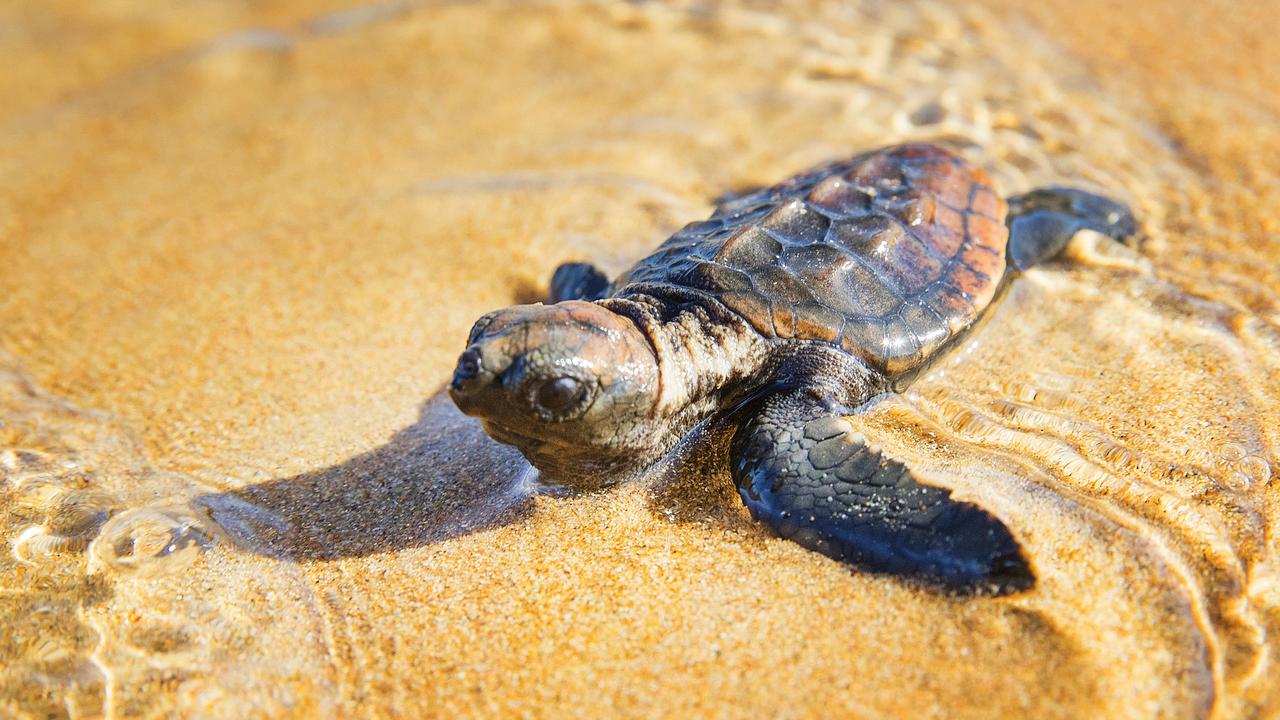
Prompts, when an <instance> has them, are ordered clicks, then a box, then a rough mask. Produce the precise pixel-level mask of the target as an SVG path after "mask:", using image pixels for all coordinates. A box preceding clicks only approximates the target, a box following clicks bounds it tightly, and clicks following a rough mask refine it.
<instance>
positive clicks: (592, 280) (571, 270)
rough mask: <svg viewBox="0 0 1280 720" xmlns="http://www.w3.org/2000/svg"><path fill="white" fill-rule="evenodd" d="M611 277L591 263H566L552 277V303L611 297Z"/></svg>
mask: <svg viewBox="0 0 1280 720" xmlns="http://www.w3.org/2000/svg"><path fill="white" fill-rule="evenodd" d="M612 291H613V286H612V284H611V283H610V282H609V277H608V276H607V275H605V274H604V273H603V272H601V271H600V269H599V268H597V267H596V266H595V265H592V264H591V263H564V264H563V265H561V266H560V267H558V268H556V271H555V273H553V274H552V275H551V293H550V295H551V297H550V301H551V302H552V303H558V302H561V301H563V300H588V301H590V300H599V299H601V298H605V297H608V296H609V293H610V292H612Z"/></svg>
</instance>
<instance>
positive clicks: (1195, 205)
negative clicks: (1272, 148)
mask: <svg viewBox="0 0 1280 720" xmlns="http://www.w3.org/2000/svg"><path fill="white" fill-rule="evenodd" d="M76 12H81V11H79V10H77V11H75V12H71V11H68V12H67V13H63V14H60V15H57V19H56V20H55V19H54V17H55V15H54V14H51V15H49V16H46V17H44V18H43V20H42V22H36V21H35V20H33V19H32V18H26V19H25V20H26V21H27V22H28V23H29V27H31V28H32V30H31V31H30V35H29V37H30V38H36V39H32V40H30V42H29V46H28V45H23V44H22V43H19V44H18V45H16V46H10V47H15V48H16V49H13V50H12V51H9V50H6V52H12V54H13V55H14V56H15V57H17V58H19V59H21V60H22V61H23V62H28V63H29V64H31V66H32V67H33V68H35V69H39V70H42V71H43V72H46V73H49V74H50V75H51V79H50V81H49V83H48V86H24V85H21V84H18V83H14V84H11V85H9V86H7V88H8V89H7V91H6V92H8V93H11V94H12V95H13V98H14V102H13V104H12V105H11V106H10V107H11V108H12V109H10V110H8V111H6V114H5V115H4V116H0V137H2V138H3V140H4V145H5V147H6V148H9V150H7V151H6V154H5V157H3V158H0V198H2V199H0V262H3V263H4V266H5V267H6V268H9V272H6V273H5V274H4V275H3V276H2V277H0V298H4V299H3V300H0V328H3V329H2V330H0V347H2V348H3V349H4V351H5V353H6V354H4V355H3V356H0V473H2V475H3V478H4V485H3V488H4V490H3V495H0V498H2V499H0V535H3V537H4V538H5V540H6V542H7V544H8V550H9V551H8V552H7V553H5V554H3V555H0V578H3V580H0V588H2V589H0V613H3V621H4V626H5V627H8V628H11V631H10V632H9V633H6V634H5V636H4V637H2V638H0V714H5V715H13V716H17V717H47V716H52V717H59V716H69V717H99V716H106V717H135V716H170V715H182V716H201V717H229V718H242V717H281V716H304V717H308V716H317V715H318V716H332V717H339V716H342V717H346V716H351V715H353V714H357V713H358V714H362V715H370V716H391V715H397V714H400V715H423V716H456V715H493V714H507V713H515V712H519V713H521V714H528V715H534V716H541V715H549V714H556V715H584V716H593V715H598V714H599V713H600V712H601V709H602V708H606V709H609V710H612V711H613V712H615V713H617V714H644V715H654V714H659V715H677V716H682V715H684V716H706V715H723V716H741V715H754V716H759V715H771V716H772V715H778V716H784V715H786V716H815V715H823V714H828V713H833V712H834V713H841V712H844V713H857V714H859V715H863V716H886V717H887V716H902V715H912V716H948V717H960V716H974V717H984V716H989V715H991V714H993V713H997V712H1007V713H1021V714H1029V715H1035V716H1044V717H1051V716H1064V717H1079V716H1083V715H1091V716H1107V717H1150V716H1153V715H1161V716H1170V717H1174V716H1177V717H1181V716H1205V715H1212V716H1218V717H1251V716H1258V717H1261V716H1267V715H1271V714H1274V713H1275V712H1277V709H1278V706H1280V684H1277V683H1276V681H1275V680H1274V679H1273V676H1274V675H1275V674H1276V670H1275V659H1274V658H1273V654H1274V651H1275V650H1276V648H1277V640H1276V638H1277V633H1280V627H1277V625H1278V624H1280V585H1278V583H1277V566H1276V562H1277V551H1278V548H1277V547H1276V539H1275V538H1276V537H1277V528H1276V527H1275V523H1276V522H1277V518H1280V507H1278V506H1277V504H1278V503H1280V497H1278V496H1277V494H1276V489H1275V484H1274V479H1273V475H1274V474H1276V473H1280V466H1277V452H1276V447H1277V442H1280V423H1278V422H1277V420H1276V418H1280V298H1278V297H1277V294H1276V292H1275V290H1274V288H1275V287H1277V286H1278V285H1280V269H1278V268H1280V247H1278V246H1277V243H1276V241H1277V239H1280V237H1278V236H1277V235H1276V232H1277V228H1280V222H1278V221H1277V219H1276V218H1277V216H1278V213H1280V200H1275V198H1274V194H1275V192H1276V185H1275V178H1274V176H1272V177H1271V178H1269V179H1268V178H1266V177H1263V178H1260V179H1257V181H1256V182H1253V183H1249V184H1246V183H1241V182H1238V180H1233V179H1231V178H1227V177H1224V176H1222V175H1221V174H1215V172H1214V170H1213V168H1214V167H1215V163H1214V162H1212V161H1211V160H1206V159H1204V158H1202V157H1198V156H1197V155H1196V154H1195V152H1193V151H1192V150H1190V149H1189V145H1188V143H1187V142H1186V141H1185V140H1183V139H1180V138H1176V137H1172V136H1170V135H1169V134H1168V132H1169V127H1170V126H1171V124H1170V122H1168V120H1167V118H1166V119H1162V118H1160V117H1157V116H1155V115H1154V114H1153V113H1154V111H1153V110H1152V108H1149V107H1147V106H1146V105H1144V104H1143V102H1141V101H1140V94H1139V91H1138V90H1137V89H1135V88H1130V87H1127V86H1125V85H1124V84H1123V82H1125V81H1117V82H1112V81H1110V79H1108V78H1102V77H1098V76H1095V75H1093V74H1091V73H1090V72H1089V71H1088V69H1087V68H1086V66H1085V65H1084V64H1083V63H1082V62H1081V61H1080V60H1078V59H1076V58H1073V57H1072V56H1070V55H1069V54H1068V53H1067V52H1065V51H1063V50H1060V49H1055V47H1054V45H1053V43H1050V42H1046V39H1045V38H1044V37H1043V36H1041V35H1038V34H1037V33H1036V32H1035V31H1034V30H1031V29H1029V27H1028V26H1026V25H1024V24H1021V23H1018V22H1016V21H1014V20H1012V19H1009V18H1005V17H1002V16H999V15H996V14H994V13H991V12H989V11H985V10H982V9H980V8H977V7H968V6H952V5H947V4H939V3H931V2H916V1H911V2H904V3H879V2H872V1H871V0H867V1H866V2H856V3H838V4H831V5H824V4H814V5H806V6H804V7H796V8H795V9H791V10H787V11H781V10H771V11H766V10H762V9H757V8H755V7H753V6H752V4H750V3H747V4H743V5H736V4H735V5H716V6H708V5H703V4H697V3H691V4H680V3H669V4H668V3H649V4H637V5H618V6H612V5H608V6H605V5H596V4H591V3H566V2H530V3H523V4H520V5H517V6H508V5H497V4H488V3H476V4H469V3H466V4H464V3H394V4H377V5H368V6H362V7H356V8H345V9H341V10H335V12H334V13H332V14H315V13H317V12H318V11H317V10H307V11H303V10H300V9H298V8H294V7H293V6H291V5H290V4H288V3H278V4H271V3H268V4H265V5H263V6H261V7H258V8H255V9H243V8H242V9H236V10H232V9H229V8H223V9H221V10H213V9H211V8H208V7H204V6H201V7H198V8H197V7H192V8H185V9H182V10H173V11H170V12H169V13H168V14H162V13H159V12H158V11H154V10H144V9H139V8H133V7H131V6H129V5H128V4H127V3H121V4H119V5H105V6H102V7H101V8H99V9H97V10H95V11H93V12H95V13H97V14H96V15H94V16H91V17H84V16H80V15H77V14H76ZM84 12H88V11H84ZM95 23H97V24H99V25H101V26H105V27H110V28H115V30H114V31H113V32H107V33H103V34H100V35H95V34H93V33H92V32H90V31H88V30H84V27H93V26H94V24H95ZM77 28H79V29H80V32H82V33H87V39H86V41H85V42H86V45H85V47H86V48H92V49H93V52H90V51H89V50H88V49H86V50H85V51H84V52H85V53H86V54H85V58H86V59H85V61H84V63H83V64H82V65H79V66H76V67H78V68H79V69H76V70H71V69H66V67H69V66H67V64H66V63H59V62H56V61H55V60H56V58H57V57H58V56H57V53H58V52H63V51H60V50H55V49H54V48H53V47H52V46H53V45H57V44H58V43H57V42H55V41H54V40H52V39H48V40H44V41H41V40H39V39H38V38H39V37H40V36H41V33H45V37H47V38H57V37H60V36H59V35H58V34H57V33H58V32H60V31H70V30H72V29H77ZM121 28H131V30H130V32H131V33H134V34H135V35H137V38H136V42H132V43H129V42H124V41H123V40H120V39H119V36H120V35H119V33H120V32H121V30H120V29H121ZM113 33H114V34H113ZM24 37H28V36H24ZM95 43H97V44H95ZM46 44H48V45H49V46H50V47H48V48H46V47H45V45H46ZM32 47H36V48H40V49H41V50H40V52H32V50H31V48H32ZM50 58H54V59H53V60H51V59H50ZM51 68H63V69H61V70H57V71H56V72H55V70H53V69H51ZM57 73H61V74H57ZM619 78H626V79H627V82H619V80H618V79H619ZM54 89H57V92H56V93H55V92H54ZM1241 102H1243V101H1241ZM1248 109H1249V110H1250V112H1252V113H1258V112H1264V111H1263V110H1260V109H1258V108H1256V107H1252V106H1250V107H1249V108H1248ZM1265 120H1266V118H1265V117H1264V118H1263V120H1259V121H1258V122H1259V123H1262V122H1263V121H1265ZM917 138H921V139H938V138H942V139H944V140H946V141H947V142H950V143H952V144H954V145H956V146H957V147H960V148H962V149H963V150H964V151H965V152H966V154H967V155H968V156H969V157H970V158H971V159H973V160H974V161H975V162H978V163H980V164H982V165H983V166H985V167H987V168H988V169H989V170H990V171H991V172H992V173H993V175H994V176H995V177H996V179H997V180H998V182H999V183H1000V185H1001V186H1002V187H1003V188H1004V189H1005V190H1006V191H1007V192H1009V193H1013V192H1018V191H1023V190H1026V189H1029V188H1031V187H1035V186H1037V185H1041V184H1049V183H1064V182H1065V183H1071V184H1077V185H1082V186H1085V187H1090V188H1093V189H1099V190H1102V191H1105V192H1107V193H1109V194H1113V195H1117V196H1119V197H1123V198H1124V199H1126V201H1128V202H1130V203H1131V204H1132V205H1133V207H1134V209H1135V211H1136V212H1137V214H1138V215H1139V217H1140V218H1141V220H1142V222H1143V225H1144V228H1143V237H1142V239H1141V242H1139V243H1137V244H1136V246H1134V247H1124V246H1119V245H1115V244H1112V243H1109V242H1107V241H1105V240H1104V239H1101V238H1099V237H1096V236H1084V237H1081V238H1079V239H1078V241H1077V242H1076V243H1074V244H1073V246H1072V248H1071V249H1070V252H1069V257H1067V258H1066V259H1064V261H1062V262H1058V263H1054V264H1051V265H1049V266H1046V267H1043V268H1040V269H1037V270H1034V271H1032V272H1030V273H1028V274H1027V275H1026V276H1024V277H1022V278H1020V279H1019V280H1018V281H1017V282H1016V283H1015V284H1014V286H1013V287H1012V289H1011V291H1010V293H1009V294H1008V296H1007V297H1006V298H1005V299H1004V300H1003V301H1002V302H1001V304H1000V305H999V306H998V307H997V308H995V309H994V310H993V311H992V312H993V316H992V317H991V318H990V321H989V322H988V323H987V324H986V325H985V326H984V327H983V328H982V329H981V330H980V331H979V332H978V333H976V334H975V335H974V336H973V337H971V338H970V339H969V341H967V342H966V343H965V345H964V347H963V348H962V349H961V350H960V351H958V352H956V353H953V354H952V355H950V356H948V357H947V358H946V359H945V361H943V362H941V363H940V364H939V365H938V366H937V367H935V368H934V369H933V370H932V371H931V372H930V373H929V374H928V375H927V376H925V377H924V378H922V379H921V380H919V381H918V382H916V383H915V384H914V385H912V386H911V387H910V388H909V389H907V391H906V392H905V393H904V394H903V395H902V396H901V397H898V398H894V399H892V400H889V401H887V402H885V403H882V404H881V405H879V406H877V407H876V408H875V409H874V410H873V411H872V412H870V413H869V414H868V415H866V416H864V417H862V418H860V419H859V420H858V422H859V423H860V424H861V425H862V426H864V427H865V429H866V430H867V432H868V434H871V435H872V436H873V437H875V438H876V439H877V441H878V442H880V443H881V444H882V445H885V446H886V447H888V448H889V449H891V450H892V451H893V452H894V453H895V455H896V456H899V457H902V458H903V459H904V460H907V461H908V462H909V464H911V465H912V466H913V467H915V468H917V470H918V471H919V472H920V473H922V474H923V475H924V476H925V477H927V478H930V479H933V480H935V481H936V482H939V483H942V484H946V485H949V486H951V487H954V488H956V490H957V492H958V493H959V494H961V495H964V496H967V497H972V498H976V499H978V501H979V502H981V503H982V504H983V505H984V506H986V507H988V508H990V509H992V510H993V511H994V512H996V513H997V514H998V515H999V516H1001V517H1002V518H1005V519H1006V521H1007V522H1008V523H1009V525H1010V526H1011V527H1012V528H1013V529H1014V532H1015V533H1016V534H1017V535H1018V537H1019V538H1020V539H1021V541H1022V542H1023V544H1024V546H1025V547H1026V548H1027V549H1028V552H1029V554H1030V556H1031V558H1032V561H1033V563H1034V564H1035V567H1036V571H1037V574H1038V577H1039V578H1040V582H1039V585H1038V586H1037V589H1036V590H1035V591H1034V592H1031V593H1027V594H1024V595H1021V596H1017V597H1013V598H1005V599H998V600H993V599H966V598H951V597H944V596H939V595H937V594H934V593H930V592H927V591H922V590H920V589H918V588H915V587H913V586H910V585H908V584H904V583H900V582H897V581H894V580H891V579H888V578H883V577H878V576H871V575H867V574H863V573H852V572H850V571H849V570H848V569H847V568H845V567H843V566H841V565H839V564H837V563H833V562H830V561H827V560H825V559H823V558H821V557H819V556H816V555H814V554H812V553H808V552H805V551H803V550H801V549H799V548H797V547H795V546H793V545H791V544H790V543H786V542H783V541H778V540H775V539H771V538H770V537H769V536H768V534H767V533H766V532H765V531H764V530H763V529H762V528H760V527H759V526H758V525H756V524H755V523H753V522H751V521H750V519H749V518H748V517H747V516H746V514H745V512H744V511H743V510H742V509H741V507H740V503H739V502H738V501H737V500H736V498H735V496H734V492H733V489H732V485H731V482H730V481H729V480H728V478H727V477H726V475H725V473H724V469H723V467H722V466H721V465H720V463H719V462H718V460H717V458H718V455H717V454H716V453H717V452H718V449H719V447H720V445H719V444H718V442H719V440H722V439H717V438H707V439H706V440H705V442H702V443H699V444H696V446H695V447H694V448H693V450H692V452H691V454H690V455H689V456H687V457H681V458H677V459H675V460H674V461H673V462H672V463H671V464H670V465H667V466H664V467H662V468H659V469H657V471H655V472H654V473H653V474H652V476H651V477H649V478H647V479H645V480H643V481H641V482H636V483H632V484H629V485H626V486H622V487H616V488H611V489H608V490H606V491H603V492H599V493H593V494H588V495H583V496H578V497H556V496H551V495H547V494H539V493H537V492H535V490H536V488H534V487H533V486H532V485H531V478H530V472H529V470H528V467H527V465H525V464H524V463H523V461H522V460H521V459H520V458H519V456H518V455H517V454H515V453H514V452H512V451H510V450H509V449H505V448H502V447H501V446H498V445H496V444H494V443H492V442H491V441H489V440H487V438H485V437H484V435H483V433H481V432H480V430H479V428H478V427H477V426H476V425H475V423H473V422H472V421H470V420H468V419H466V418H464V417H462V416H461V415H459V414H458V413H457V412H456V410H454V409H453V407H452V405H451V404H449V402H448V400H447V398H445V397H443V396H442V395H439V394H437V391H438V389H439V387H440V386H441V385H442V383H443V382H444V380H445V379H446V378H447V377H448V373H449V371H450V369H451V367H452V364H453V360H454V357H455V355H456V352H457V351H458V350H459V349H460V347H461V344H462V340H463V339H464V338H465V337H466V331H467V328H468V327H469V325H470V322H471V321H472V320H473V319H474V318H475V317H477V316H479V315H480V314H481V313H482V312H484V311H487V310H490V309H493V308H495V307H499V306H502V305H506V304H510V303H511V302H514V301H516V300H528V299H529V298H533V297H537V296H538V295H539V294H540V293H541V292H542V290H543V288H544V286H545V279H546V278H547V277H548V276H549V274H550V271H551V269H552V268H554V266H555V265H556V264H557V263H558V262H560V261H561V260H564V259H593V260H596V261H599V262H601V263H602V264H604V265H605V266H606V267H607V268H608V269H610V270H613V271H617V270H621V269H623V268H625V267H626V266H627V265H628V264H629V263H630V262H632V261H634V260H635V259H636V258H638V257H640V256H641V255H643V254H644V252H645V251H646V250H647V249H649V248H650V247H652V246H653V245H655V244H656V243H657V242H659V241H660V240H661V239H662V238H663V237H664V236H665V234H666V233H669V232H671V231H672V230H673V229H675V228H676V227H678V226H679V225H681V224H683V223H684V222H686V221H690V220H694V219H697V218H699V217H700V216H701V215H703V214H705V213H706V212H707V211H708V209H709V199H710V198H712V197H714V196H716V195H719V194H721V193H723V192H725V191H726V190H733V189H738V188H743V187H749V186H752V185H756V184H761V183H769V182H772V181H774V180H777V179H778V178H781V177H784V176H785V175H787V174H788V173H790V172H792V171H795V170H797V169H800V168H803V167H805V166H808V165H810V164H812V163H814V162H817V161H821V160H824V159H828V158H832V157H838V156H841V155H845V154H849V153H851V152H853V151H856V150H859V149H863V148H867V147H873V146H876V145H880V144H884V143H887V142H893V141H898V140H905V139H917ZM1272 200H1275V201H1274V202H1273V201H1272ZM1268 213H1269V214H1268Z"/></svg>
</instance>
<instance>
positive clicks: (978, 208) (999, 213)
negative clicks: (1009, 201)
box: [973, 184, 1006, 222]
mask: <svg viewBox="0 0 1280 720" xmlns="http://www.w3.org/2000/svg"><path fill="white" fill-rule="evenodd" d="M1005 210H1006V206H1005V202H1004V199H1003V198H1001V197H1000V196H999V195H996V194H995V193H994V192H991V188H990V187H987V186H986V185H985V184H984V185H983V187H980V188H978V189H976V190H974V192H973V211H974V212H977V213H982V214H983V215H986V216H987V217H989V218H994V219H996V220H998V221H1001V222H1003V221H1004V215H1005Z"/></svg>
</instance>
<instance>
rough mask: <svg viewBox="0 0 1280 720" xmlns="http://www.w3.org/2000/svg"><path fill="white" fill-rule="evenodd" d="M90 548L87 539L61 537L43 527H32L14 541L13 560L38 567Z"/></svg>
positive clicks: (19, 534)
mask: <svg viewBox="0 0 1280 720" xmlns="http://www.w3.org/2000/svg"><path fill="white" fill-rule="evenodd" d="M88 546H89V541H88V539H86V538H82V537H68V536H66V535H59V534H58V533H51V532H49V529H48V528H46V527H45V526H43V525H32V526H31V527H29V528H27V529H25V530H23V531H22V532H20V533H18V536H17V537H15V538H14V539H13V558H14V559H15V560H17V561H18V562H20V563H23V564H26V565H38V564H42V563H45V562H48V561H50V560H52V559H54V558H56V557H57V556H59V555H68V554H74V553H78V552H80V551H82V550H84V549H85V548H86V547H88Z"/></svg>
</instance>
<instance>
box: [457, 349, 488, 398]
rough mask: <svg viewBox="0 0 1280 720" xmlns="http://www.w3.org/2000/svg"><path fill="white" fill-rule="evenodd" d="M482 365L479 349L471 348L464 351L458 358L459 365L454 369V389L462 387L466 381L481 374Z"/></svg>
mask: <svg viewBox="0 0 1280 720" xmlns="http://www.w3.org/2000/svg"><path fill="white" fill-rule="evenodd" d="M482 367H483V365H482V363H481V359H480V351H479V350H478V349H476V348H469V349H468V350H467V351H466V352H464V353H462V356H461V357H459V358H458V367H457V369H455V370H454V371H453V387H454V389H461V388H462V385H463V384H464V383H466V382H467V381H468V380H471V379H473V378H474V377H476V376H477V375H479V374H480V370H481V369H482Z"/></svg>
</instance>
